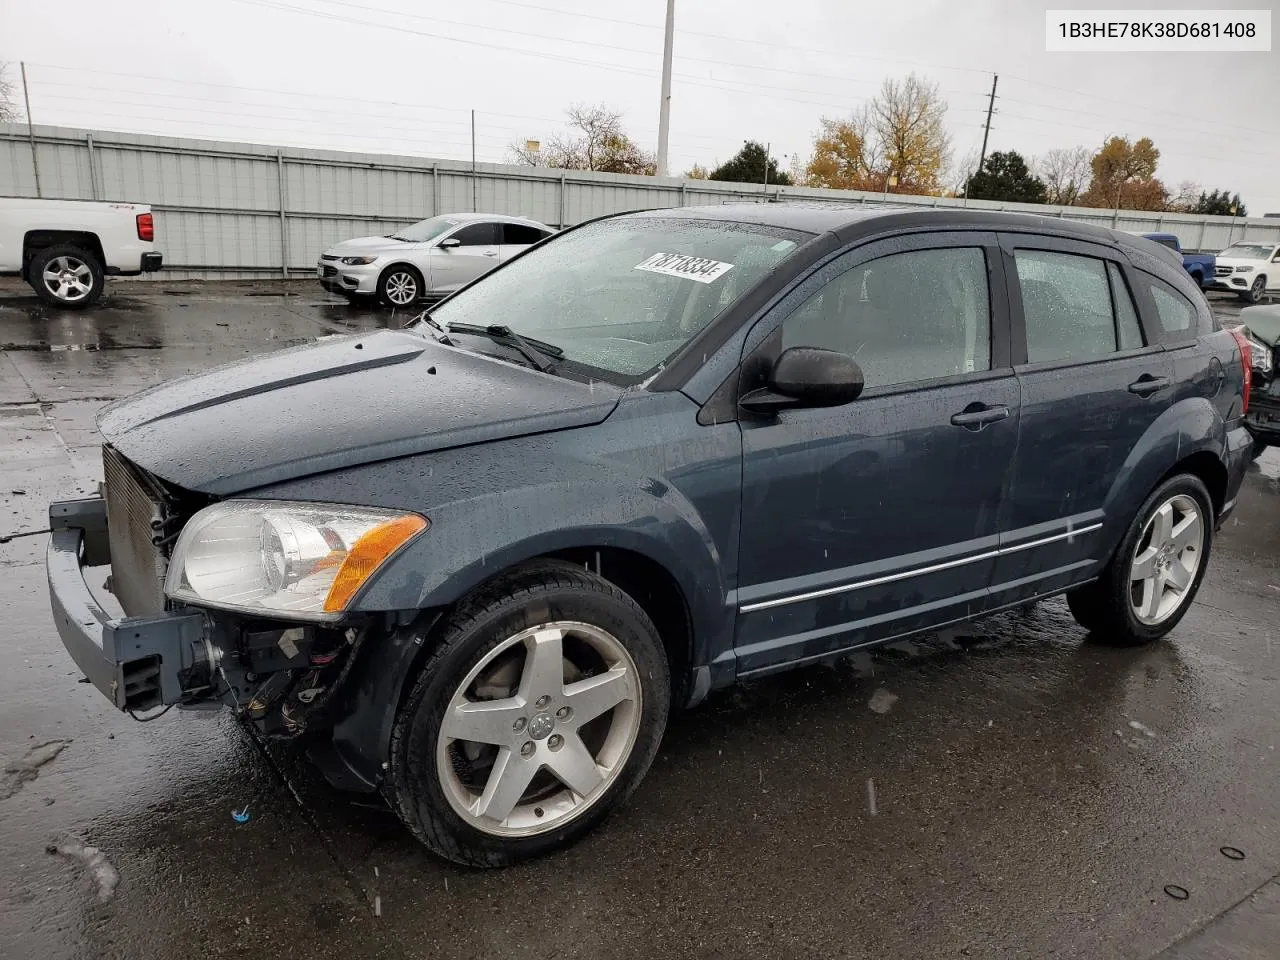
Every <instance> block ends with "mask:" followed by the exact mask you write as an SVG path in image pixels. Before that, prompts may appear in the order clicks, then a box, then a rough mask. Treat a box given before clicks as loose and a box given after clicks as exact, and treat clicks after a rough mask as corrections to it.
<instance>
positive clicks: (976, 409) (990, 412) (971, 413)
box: [951, 403, 1009, 430]
mask: <svg viewBox="0 0 1280 960" xmlns="http://www.w3.org/2000/svg"><path fill="white" fill-rule="evenodd" d="M1008 416H1009V408H1008V407H1006V406H1005V405H1004V404H997V405H996V406H993V407H989V406H987V405H986V404H985V403H971V404H969V406H967V407H965V408H964V409H963V410H962V411H960V412H959V413H953V414H952V415H951V422H952V423H953V424H955V425H956V426H957V427H964V428H965V429H966V430H981V429H982V428H983V427H985V426H986V425H987V424H988V423H995V422H996V421H997V420H1004V419H1006V418H1007V417H1008Z"/></svg>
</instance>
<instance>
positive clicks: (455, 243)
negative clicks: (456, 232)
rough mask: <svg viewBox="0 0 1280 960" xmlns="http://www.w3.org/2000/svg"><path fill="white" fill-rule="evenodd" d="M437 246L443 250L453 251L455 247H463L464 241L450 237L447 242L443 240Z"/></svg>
mask: <svg viewBox="0 0 1280 960" xmlns="http://www.w3.org/2000/svg"><path fill="white" fill-rule="evenodd" d="M436 246H437V247H439V248H440V249H441V250H452V249H453V248H454V247H460V246H462V241H461V240H459V239H458V238H457V237H449V238H448V239H447V240H441V241H440V242H439V243H437V244H436Z"/></svg>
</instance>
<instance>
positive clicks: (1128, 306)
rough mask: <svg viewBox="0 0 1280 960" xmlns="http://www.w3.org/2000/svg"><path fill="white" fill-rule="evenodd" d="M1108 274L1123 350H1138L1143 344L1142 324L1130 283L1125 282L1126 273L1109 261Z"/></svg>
mask: <svg viewBox="0 0 1280 960" xmlns="http://www.w3.org/2000/svg"><path fill="white" fill-rule="evenodd" d="M1107 276H1108V277H1109V278H1110V279H1111V300H1112V302H1113V303H1114V304H1115V307H1116V330H1117V332H1118V333H1119V337H1120V349H1121V350H1137V349H1138V348H1139V347H1141V346H1143V342H1142V324H1140V323H1139V322H1138V311H1137V310H1135V309H1134V307H1133V295H1132V294H1131V293H1130V292H1129V285H1128V284H1127V283H1125V282H1124V275H1123V274H1122V273H1121V272H1120V268H1119V267H1117V266H1116V265H1115V264H1114V263H1111V262H1110V261H1107Z"/></svg>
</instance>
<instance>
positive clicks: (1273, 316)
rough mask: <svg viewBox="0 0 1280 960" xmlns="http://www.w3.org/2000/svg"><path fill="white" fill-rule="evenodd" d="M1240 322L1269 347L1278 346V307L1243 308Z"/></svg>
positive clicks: (1279, 342)
mask: <svg viewBox="0 0 1280 960" xmlns="http://www.w3.org/2000/svg"><path fill="white" fill-rule="evenodd" d="M1240 322H1241V323H1242V324H1244V326H1245V328H1246V329H1247V330H1248V331H1249V332H1250V333H1251V334H1253V337H1254V339H1255V340H1261V341H1262V342H1263V343H1265V344H1266V345H1267V346H1269V347H1275V346H1280V306H1268V307H1245V308H1244V309H1243V310H1241V311H1240Z"/></svg>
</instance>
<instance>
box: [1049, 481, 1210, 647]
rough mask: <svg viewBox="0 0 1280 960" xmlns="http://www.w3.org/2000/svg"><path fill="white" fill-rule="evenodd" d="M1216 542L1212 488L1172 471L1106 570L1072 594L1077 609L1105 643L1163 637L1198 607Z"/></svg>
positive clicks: (1078, 617)
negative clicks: (1195, 601) (1198, 595)
mask: <svg viewBox="0 0 1280 960" xmlns="http://www.w3.org/2000/svg"><path fill="white" fill-rule="evenodd" d="M1212 542H1213V506H1212V501H1211V500H1210V498H1209V491H1208V490H1207V489H1205V485H1204V484H1203V483H1202V482H1201V481H1200V479H1199V478H1198V477H1195V476H1193V475H1191V474H1179V475H1178V476H1175V477H1171V478H1170V479H1168V480H1166V481H1165V482H1164V483H1162V484H1160V486H1159V487H1157V488H1156V489H1155V490H1154V491H1153V492H1152V494H1151V496H1149V497H1148V498H1147V500H1146V502H1145V503H1144V504H1143V505H1142V509H1140V510H1139V511H1138V513H1137V516H1136V517H1134V520H1133V522H1132V523H1131V524H1130V526H1129V530H1128V532H1127V533H1126V534H1125V537H1124V539H1123V540H1121V541H1120V546H1119V547H1117V548H1116V552H1115V554H1114V555H1113V556H1112V558H1111V560H1110V562H1109V563H1108V564H1107V566H1106V567H1105V568H1104V569H1103V571H1102V576H1100V577H1099V578H1098V580H1097V581H1095V582H1094V583H1091V584H1088V585H1087V586H1084V587H1080V588H1078V589H1076V590H1073V591H1071V592H1070V593H1069V594H1068V595H1067V603H1068V605H1069V606H1070V608H1071V613H1072V615H1074V616H1075V618H1076V622H1077V623H1079V624H1080V625H1081V626H1082V627H1085V628H1086V629H1088V630H1089V631H1091V633H1092V638H1093V639H1094V640H1097V641H1098V642H1100V643H1105V644H1108V645H1111V646H1137V645H1139V644H1144V643H1150V642H1151V641H1153V640H1159V639H1160V638H1161V637H1163V636H1165V634H1167V633H1168V632H1169V631H1170V630H1172V629H1173V628H1174V627H1175V626H1177V624H1178V621H1179V620H1181V619H1182V618H1183V616H1185V615H1186V612H1187V610H1188V608H1190V606H1191V602H1192V600H1193V599H1194V598H1195V595H1196V591H1197V590H1199V588H1200V581H1201V580H1202V579H1203V578H1204V572H1205V568H1206V567H1207V566H1208V562H1209V549H1210V547H1211V545H1212Z"/></svg>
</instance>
